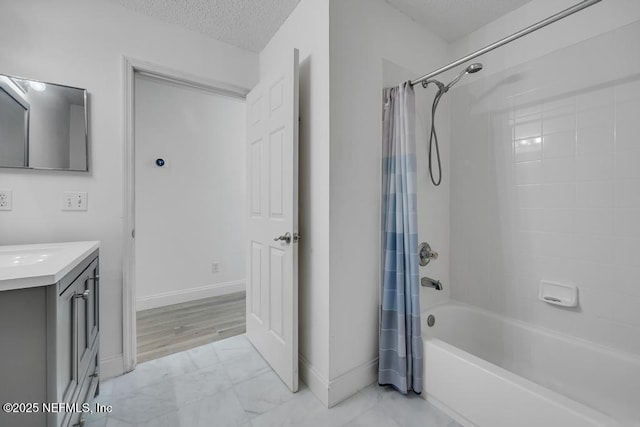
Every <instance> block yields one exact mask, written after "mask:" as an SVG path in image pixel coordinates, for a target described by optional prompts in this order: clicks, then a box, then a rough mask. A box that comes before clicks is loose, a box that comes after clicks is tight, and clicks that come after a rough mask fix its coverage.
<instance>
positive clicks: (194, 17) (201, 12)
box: [108, 0, 531, 52]
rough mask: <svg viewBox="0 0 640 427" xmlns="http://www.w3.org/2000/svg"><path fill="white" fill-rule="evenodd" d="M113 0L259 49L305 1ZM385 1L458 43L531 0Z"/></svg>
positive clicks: (154, 15)
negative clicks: (464, 37)
mask: <svg viewBox="0 0 640 427" xmlns="http://www.w3.org/2000/svg"><path fill="white" fill-rule="evenodd" d="M108 1H110V2H112V3H117V4H120V5H122V6H124V7H126V8H128V9H130V10H134V11H136V12H139V13H142V14H145V15H148V16H152V17H154V18H157V19H160V20H162V21H165V22H169V23H172V24H176V25H179V26H181V27H185V28H187V29H190V30H192V31H196V32H198V33H202V34H205V35H208V36H211V37H213V38H215V39H217V40H220V41H223V42H226V43H229V44H232V45H234V46H238V47H241V48H244V49H248V50H250V51H253V52H259V51H261V50H262V48H263V47H264V46H265V45H266V44H267V42H268V41H269V40H270V39H271V37H272V36H273V35H274V34H275V33H276V31H277V30H278V28H280V26H281V25H282V23H283V22H284V21H285V20H286V19H287V17H288V16H289V14H290V13H291V12H292V11H293V9H295V7H296V6H297V4H298V2H299V1H300V0H108ZM312 1H328V0H312ZM338 1H344V0H338ZM385 1H386V2H387V3H388V4H390V5H391V6H393V7H395V8H396V9H398V10H400V11H401V12H403V13H404V14H406V15H408V16H409V17H411V18H412V19H413V20H414V21H416V22H418V23H419V24H422V25H423V26H425V27H427V28H429V29H430V30H431V31H433V32H435V33H436V34H438V35H439V36H440V37H442V38H444V39H445V40H447V41H455V40H457V39H459V38H461V37H463V36H465V35H467V34H469V33H470V32H472V31H474V30H477V29H478V28H480V27H481V26H483V25H485V24H487V23H489V22H491V21H493V20H494V19H496V18H498V17H500V16H502V15H504V14H505V13H507V12H509V11H512V10H514V9H516V8H518V7H520V6H522V5H523V4H525V3H527V2H529V1H531V0H385Z"/></svg>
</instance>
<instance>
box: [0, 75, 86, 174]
mask: <svg viewBox="0 0 640 427" xmlns="http://www.w3.org/2000/svg"><path fill="white" fill-rule="evenodd" d="M0 76H4V77H8V78H12V79H18V80H26V81H31V82H37V83H43V84H45V85H52V86H58V87H62V88H67V89H75V90H80V91H82V100H83V102H84V146H85V168H84V169H69V168H66V169H65V168H48V167H44V166H35V167H34V166H29V147H30V143H29V136H30V135H29V133H30V132H29V129H30V126H31V111H27V112H26V113H27V120H26V129H25V142H24V146H25V159H26V161H27V165H26V166H3V165H0V169H18V170H42V171H61V172H84V173H86V172H89V93H88V92H87V89H83V88H80V87H76V86H69V85H63V84H59V83H51V82H45V81H42V80H36V79H29V78H26V77H19V76H13V75H9V74H3V73H0ZM0 90H2V91H3V92H5V93H7V95H9V96H11V94H10V93H8V92H6V91H5V90H3V89H2V88H0ZM11 97H12V96H11ZM12 98H13V97H12Z"/></svg>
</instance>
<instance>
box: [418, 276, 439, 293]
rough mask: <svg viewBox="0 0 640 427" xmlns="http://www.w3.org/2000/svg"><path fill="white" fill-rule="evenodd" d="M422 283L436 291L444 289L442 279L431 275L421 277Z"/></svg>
mask: <svg viewBox="0 0 640 427" xmlns="http://www.w3.org/2000/svg"><path fill="white" fill-rule="evenodd" d="M420 284H421V285H422V286H426V287H428V288H434V289H435V290H436V291H441V290H442V283H440V280H436V279H432V278H431V277H423V278H422V279H420Z"/></svg>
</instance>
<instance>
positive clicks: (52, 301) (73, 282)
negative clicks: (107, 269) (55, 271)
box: [0, 251, 100, 427]
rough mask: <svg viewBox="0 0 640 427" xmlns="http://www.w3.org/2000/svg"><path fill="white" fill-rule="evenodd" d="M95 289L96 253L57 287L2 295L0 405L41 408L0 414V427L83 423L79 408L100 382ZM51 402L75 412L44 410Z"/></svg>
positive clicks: (96, 280) (64, 278) (61, 426)
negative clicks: (25, 404)
mask: <svg viewBox="0 0 640 427" xmlns="http://www.w3.org/2000/svg"><path fill="white" fill-rule="evenodd" d="M99 288H100V285H99V271H98V251H95V252H93V253H92V254H90V255H89V256H88V257H86V258H85V259H84V260H83V261H81V262H80V263H79V264H78V265H77V266H76V267H75V268H74V269H73V270H72V271H71V272H70V273H68V274H67V275H65V276H64V277H63V278H62V279H61V280H60V281H59V282H58V283H54V284H51V285H49V286H41V287H34V288H28V289H16V290H9V291H3V292H0V403H5V402H14V403H37V404H38V405H39V411H38V412H37V413H29V414H13V413H9V414H7V413H5V412H4V411H3V412H0V426H5V425H6V426H15V427H23V426H24V427H31V426H34V427H36V426H37V427H44V426H46V427H71V426H82V425H84V420H85V418H86V416H87V414H84V413H82V404H83V403H90V402H91V400H92V399H93V397H94V396H95V394H96V393H97V390H98V384H99V370H98V344H99V334H98V331H99V320H98V316H99V301H100V295H99V294H100V292H99ZM55 402H59V403H68V404H77V408H76V409H77V411H66V410H56V411H51V412H47V411H46V410H45V406H44V404H46V403H55ZM58 409H60V408H58ZM91 409H94V408H91Z"/></svg>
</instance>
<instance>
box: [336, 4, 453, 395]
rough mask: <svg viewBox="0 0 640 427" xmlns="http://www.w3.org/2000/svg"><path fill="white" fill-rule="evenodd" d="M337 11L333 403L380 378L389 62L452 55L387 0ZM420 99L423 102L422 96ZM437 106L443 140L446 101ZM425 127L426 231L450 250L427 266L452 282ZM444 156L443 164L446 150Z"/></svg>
mask: <svg viewBox="0 0 640 427" xmlns="http://www.w3.org/2000/svg"><path fill="white" fill-rule="evenodd" d="M330 14H331V33H330V40H331V42H330V48H331V99H330V100H331V165H330V166H331V176H330V189H331V193H330V197H331V200H330V209H331V210H330V218H331V226H330V233H331V234H330V239H331V263H330V272H331V281H330V284H331V288H330V302H331V305H330V315H329V318H330V322H331V325H330V328H331V329H330V343H329V344H330V351H331V355H330V357H331V359H330V384H329V387H330V389H329V403H330V404H334V403H336V402H339V401H340V400H342V399H344V398H346V397H348V396H349V395H350V394H352V393H354V392H355V391H357V390H358V389H359V388H362V387H364V386H366V385H367V384H370V383H371V382H374V381H375V380H376V378H377V357H378V312H379V294H380V203H381V192H380V190H381V135H382V89H383V87H384V86H385V85H387V84H390V83H391V82H389V81H385V79H386V78H389V79H391V78H393V77H396V76H399V75H400V74H403V72H402V71H398V70H397V67H395V66H390V65H389V63H392V64H395V65H396V66H399V67H401V68H404V69H406V70H408V72H410V73H412V74H413V75H412V76H411V77H412V78H415V77H417V76H420V75H422V74H424V73H426V72H428V71H430V70H431V69H434V68H437V67H438V66H440V65H441V64H443V63H444V62H446V59H447V44H446V43H445V42H444V41H443V40H441V39H440V38H439V37H437V36H435V35H434V34H432V33H430V32H429V31H428V30H426V29H424V28H422V27H420V26H419V25H417V24H416V23H415V22H414V21H412V20H411V19H410V18H409V17H407V16H405V15H403V14H401V13H400V12H398V11H397V10H395V9H393V8H392V7H390V6H389V5H388V4H386V3H385V2H384V1H381V0H380V1H379V0H376V1H370V0H369V1H365V0H339V1H332V2H331V9H330ZM383 64H387V65H386V67H385V66H383ZM394 68H395V70H394ZM385 71H386V72H385ZM404 78H405V79H406V78H407V77H404ZM399 83H400V81H395V82H393V84H399ZM416 90H417V91H423V89H422V88H419V87H418V88H416ZM430 95H431V96H429V97H428V98H427V99H428V100H430V99H431V98H432V95H433V93H432V92H431V93H430ZM425 96H427V95H426V94H424V93H422V94H419V97H425ZM421 102H422V105H423V106H424V102H425V101H424V98H422V101H421ZM439 114H440V116H439V119H440V120H442V119H444V120H443V124H444V127H443V129H442V130H441V137H442V139H443V141H445V142H446V140H447V139H448V138H447V136H448V132H447V127H448V126H447V110H446V108H445V109H443V110H441V111H440V112H439ZM428 122H429V121H428V120H425V118H424V117H420V118H419V119H418V125H419V126H425V127H426V123H428ZM424 133H425V132H422V135H421V136H422V138H421V139H422V140H420V141H418V145H419V149H418V150H419V153H421V155H422V156H423V157H422V158H421V160H420V161H419V166H422V169H421V171H420V178H419V180H420V183H419V186H420V192H421V195H420V200H419V203H420V206H419V208H420V209H421V211H420V212H419V223H420V233H421V235H420V238H421V239H426V240H429V242H430V243H431V244H432V245H433V246H434V249H436V250H439V251H440V253H442V254H443V258H442V259H440V260H438V261H437V262H434V263H433V264H432V265H431V266H433V269H429V270H423V271H421V273H423V274H426V273H429V275H432V276H435V277H438V278H440V279H443V282H444V283H445V286H447V285H448V280H447V270H448V269H447V256H446V253H447V252H448V227H447V224H448V222H447V217H448V189H447V176H446V175H445V177H444V184H443V185H442V186H441V187H439V188H437V189H436V188H434V187H432V186H431V185H430V184H428V183H427V181H426V179H427V178H426V177H427V175H426V170H425V169H424V160H425V159H424V156H425V155H426V154H425V152H426V145H425V140H424ZM443 154H444V157H445V159H444V160H445V161H444V168H445V172H446V171H447V170H448V167H447V153H446V149H445V152H444V153H443ZM427 224H428V225H427ZM431 266H430V267H431ZM426 292H429V293H428V294H427V295H426V300H427V301H428V300H430V299H431V297H433V296H435V295H431V293H435V291H431V290H426ZM423 301H424V299H423Z"/></svg>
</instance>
